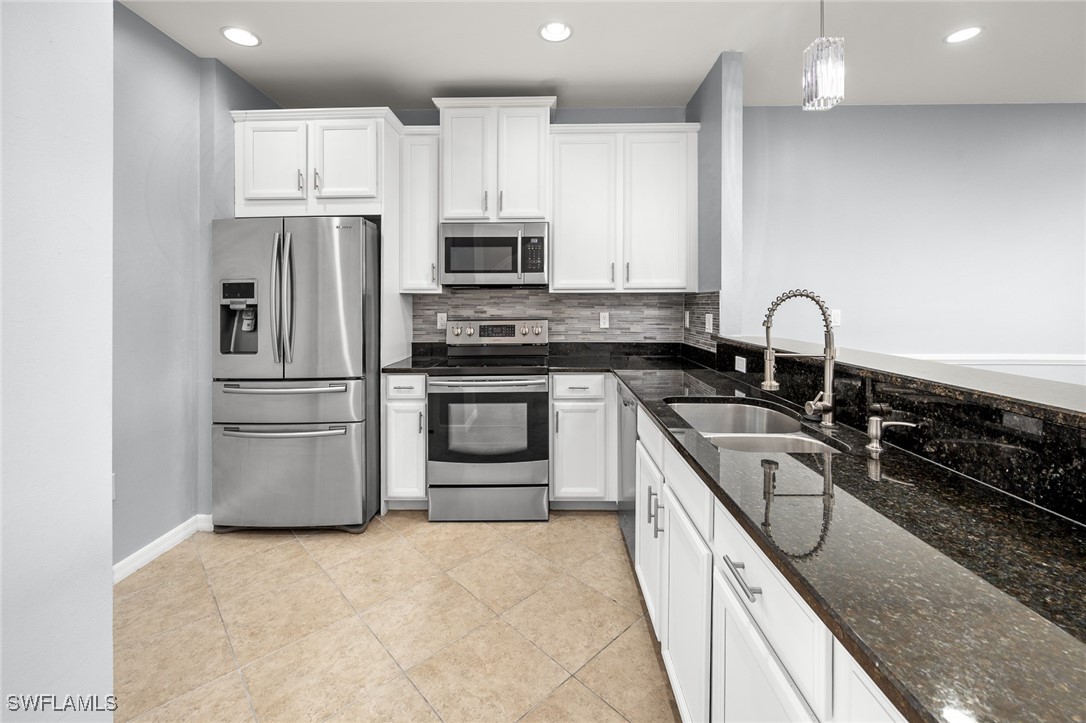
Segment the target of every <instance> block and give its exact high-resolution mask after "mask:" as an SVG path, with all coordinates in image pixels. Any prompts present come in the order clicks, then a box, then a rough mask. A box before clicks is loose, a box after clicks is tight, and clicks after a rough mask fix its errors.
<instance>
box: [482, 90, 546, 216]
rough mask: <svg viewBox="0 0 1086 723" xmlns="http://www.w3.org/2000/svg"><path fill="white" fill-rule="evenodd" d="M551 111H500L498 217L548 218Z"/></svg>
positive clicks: (517, 109)
mask: <svg viewBox="0 0 1086 723" xmlns="http://www.w3.org/2000/svg"><path fill="white" fill-rule="evenodd" d="M549 127H550V109H548V108H499V109H498V198H497V199H495V201H496V202H497V214H498V215H497V217H498V218H545V217H546V206H547V141H548V129H549Z"/></svg>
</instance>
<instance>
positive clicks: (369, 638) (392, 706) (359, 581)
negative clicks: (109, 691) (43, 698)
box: [113, 511, 678, 723]
mask: <svg viewBox="0 0 1086 723" xmlns="http://www.w3.org/2000/svg"><path fill="white" fill-rule="evenodd" d="M113 594H114V614H113V619H114V623H113V625H114V631H113V635H114V680H115V692H116V695H117V702H118V710H117V713H116V719H117V720H119V721H124V720H133V719H134V720H139V721H174V720H196V721H252V720H259V721H290V722H291V723H293V722H294V721H322V720H329V721H405V722H411V723H414V722H415V721H437V720H444V721H486V722H489V721H495V722H500V721H518V720H520V721H534V722H543V721H553V722H558V721H562V722H569V723H576V722H578V721H593V722H595V721H624V720H629V721H675V720H678V715H677V712H676V709H675V705H674V699H673V697H672V695H671V689H670V686H669V685H668V682H667V675H666V673H665V672H664V668H663V664H662V663H661V661H660V657H659V654H658V652H657V649H656V647H655V646H654V642H653V638H652V633H651V632H650V629H649V624H648V621H647V619H646V618H645V615H644V608H643V605H642V600H641V595H640V591H639V590H638V587H637V583H636V581H635V579H634V576H633V573H632V571H631V569H630V564H629V561H628V558H627V555H626V550H625V547H624V546H623V543H622V536H621V533H620V532H619V529H618V523H617V518H616V516H615V515H614V514H613V513H605V512H565V513H563V512H555V513H554V514H553V515H552V517H551V520H550V521H549V522H546V523H487V524H483V523H429V522H427V520H426V516H425V513H424V512H406V511H404V512H392V513H390V514H388V515H387V516H385V517H383V518H378V519H377V520H375V521H374V522H373V523H372V524H371V525H370V527H369V529H368V530H367V531H366V532H365V533H363V534H361V535H351V534H348V533H345V532H338V531H297V532H290V531H283V532H234V533H229V534H220V535H216V534H213V533H205V532H199V533H197V534H196V535H194V536H193V537H191V538H189V539H188V540H186V541H185V542H183V543H181V544H180V545H178V546H177V547H175V548H173V549H172V550H170V551H169V552H167V553H166V554H164V555H162V556H161V557H159V558H158V559H157V560H155V561H154V562H152V563H151V564H150V565H148V566H146V567H144V568H143V569H141V570H139V571H138V572H136V573H135V574H133V575H131V576H129V577H128V578H126V579H124V580H122V581H121V582H120V583H118V584H117V585H116V587H115V588H114V593H113Z"/></svg>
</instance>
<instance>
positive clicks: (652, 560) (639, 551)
mask: <svg viewBox="0 0 1086 723" xmlns="http://www.w3.org/2000/svg"><path fill="white" fill-rule="evenodd" d="M634 476H635V477H636V479H637V498H636V499H635V501H634V513H635V514H636V515H637V521H636V525H635V530H636V532H635V533H634V542H635V545H634V573H635V574H636V575H637V581H638V583H639V584H640V585H641V594H642V596H643V597H644V598H645V607H646V608H647V609H648V612H649V622H651V623H652V627H653V630H654V632H655V633H656V637H657V638H659V637H660V630H661V627H660V615H659V609H660V572H661V569H660V559H661V554H660V552H661V548H662V547H663V540H662V539H661V538H660V533H659V530H660V529H661V528H660V527H659V526H658V525H657V521H656V510H657V508H658V506H659V499H660V494H661V493H662V492H663V487H664V475H663V473H662V472H660V468H659V467H657V466H656V463H655V462H653V461H652V457H651V456H650V455H649V453H648V450H647V449H646V447H645V445H644V444H642V443H641V440H638V441H637V453H636V461H635V463H634Z"/></svg>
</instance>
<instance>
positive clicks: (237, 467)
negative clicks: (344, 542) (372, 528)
mask: <svg viewBox="0 0 1086 723" xmlns="http://www.w3.org/2000/svg"><path fill="white" fill-rule="evenodd" d="M365 426H366V425H365V422H358V423H353V424H334V423H333V424H240V425H230V424H215V425H212V434H211V462H212V470H211V506H212V509H211V513H212V514H211V517H212V522H214V524H216V525H231V526H239V527H317V526H323V525H358V524H362V523H363V522H365V519H364V516H365V513H364V512H363V502H364V500H363V496H364V492H363V490H364V487H363V479H364V477H365V469H366V464H365V452H364V449H365V446H364V445H365V442H364V440H365Z"/></svg>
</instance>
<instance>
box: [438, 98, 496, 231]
mask: <svg viewBox="0 0 1086 723" xmlns="http://www.w3.org/2000/svg"><path fill="white" fill-rule="evenodd" d="M492 115H493V111H492V110H491V109H489V108H449V109H448V110H445V111H443V112H442V115H441V160H442V164H441V208H442V216H443V217H444V218H447V219H469V218H488V217H489V218H494V216H492V215H491V211H492V210H493V209H494V208H495V207H496V204H497V199H496V198H492V195H493V194H492V193H491V186H492V185H493V176H494V171H493V170H492V168H493V167H492V164H493V159H492V155H491V154H492V153H493V146H494V139H493V132H494V131H493V128H492V121H491V117H492Z"/></svg>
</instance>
